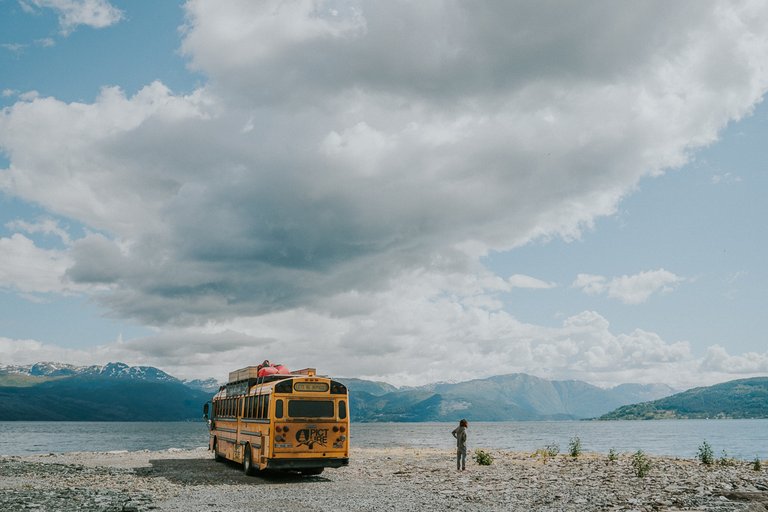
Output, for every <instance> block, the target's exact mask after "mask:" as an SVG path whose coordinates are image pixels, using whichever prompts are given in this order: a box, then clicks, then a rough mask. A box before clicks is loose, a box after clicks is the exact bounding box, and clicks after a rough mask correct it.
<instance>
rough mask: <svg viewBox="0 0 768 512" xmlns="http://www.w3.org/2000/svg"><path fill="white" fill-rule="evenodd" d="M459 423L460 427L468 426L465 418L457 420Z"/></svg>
mask: <svg viewBox="0 0 768 512" xmlns="http://www.w3.org/2000/svg"><path fill="white" fill-rule="evenodd" d="M459 425H461V426H462V427H468V426H469V425H468V424H467V420H461V421H460V422H459Z"/></svg>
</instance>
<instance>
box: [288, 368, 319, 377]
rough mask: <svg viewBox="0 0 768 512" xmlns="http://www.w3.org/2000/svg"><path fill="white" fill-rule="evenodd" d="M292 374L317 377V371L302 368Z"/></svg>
mask: <svg viewBox="0 0 768 512" xmlns="http://www.w3.org/2000/svg"><path fill="white" fill-rule="evenodd" d="M291 373H293V374H295V375H308V376H310V377H314V376H315V375H317V370H316V369H315V368H302V369H301V370H295V371H292V372H291Z"/></svg>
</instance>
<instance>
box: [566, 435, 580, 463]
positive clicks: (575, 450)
mask: <svg viewBox="0 0 768 512" xmlns="http://www.w3.org/2000/svg"><path fill="white" fill-rule="evenodd" d="M568 453H570V454H571V457H573V458H574V459H575V458H576V457H578V456H579V455H581V439H579V436H574V437H572V438H571V442H570V443H568Z"/></svg>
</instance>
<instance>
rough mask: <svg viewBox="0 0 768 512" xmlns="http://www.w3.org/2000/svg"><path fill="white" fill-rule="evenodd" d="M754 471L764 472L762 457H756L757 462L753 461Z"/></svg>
mask: <svg viewBox="0 0 768 512" xmlns="http://www.w3.org/2000/svg"><path fill="white" fill-rule="evenodd" d="M752 469H753V470H755V471H762V469H763V465H762V464H760V457H758V456H757V455H755V460H753V461H752Z"/></svg>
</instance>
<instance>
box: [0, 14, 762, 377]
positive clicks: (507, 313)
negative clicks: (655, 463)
mask: <svg viewBox="0 0 768 512" xmlns="http://www.w3.org/2000/svg"><path fill="white" fill-rule="evenodd" d="M767 89H768V4H766V3H765V2H763V1H761V0H757V1H752V2H750V1H730V0H729V1H722V2H718V1H704V0H691V1H679V2H672V3H670V2H667V1H645V2H632V3H627V2H613V1H609V0H604V1H598V0H594V1H589V2H565V1H554V0H553V1H540V2H527V1H511V0H503V1H502V0H500V1H488V2H482V3H476V2H460V1H450V0H445V1H433V0H423V1H419V2H402V1H398V0H393V1H387V2H367V1H363V2H361V1H356V0H328V1H325V0H316V1H310V0H305V1H294V2H291V1H285V2H278V1H264V2H252V1H250V0H240V1H234V0H233V1H229V2H218V1H213V0H210V1H207V0H190V1H188V2H176V3H174V2H129V1H127V0H125V1H107V0H0V107H2V115H1V116H0V365H7V364H28V363H32V362H36V361H45V360H53V361H61V362H67V363H72V364H103V363H106V362H108V361H123V362H126V363H128V364H131V365H153V366H157V367H159V368H162V369H163V370H165V371H168V372H170V373H172V374H174V375H177V376H179V377H185V378H198V377H202V378H205V377H215V378H217V379H224V378H225V377H226V374H227V372H228V371H230V370H232V369H234V368H238V367H242V366H246V365H249V364H257V363H258V362H260V361H261V360H262V359H264V358H269V359H271V360H273V361H279V362H282V363H285V364H286V365H288V366H289V367H292V368H297V367H306V366H314V367H317V368H318V369H319V371H320V372H322V373H327V374H332V375H336V376H347V377H353V376H354V377H363V378H372V379H379V380H384V381H387V382H391V383H393V384H409V385H414V384H422V383H427V382H433V381H437V380H442V381H444V380H453V381H458V380H466V379H471V378H478V377H486V376H490V375H496V374H503V373H512V372H525V373H529V374H533V375H537V376H540V377H545V378H554V379H580V380H585V381H588V382H592V383H595V384H598V385H604V386H607V385H614V384H618V383H622V382H664V383H668V384H671V385H673V386H676V387H680V388H685V387H690V386H693V385H702V384H712V383H715V382H721V381H725V380H730V379H735V378H743V377H749V376H754V375H765V374H767V373H768V348H767V346H768V344H767V343H766V335H765V332H766V329H765V326H764V325H763V323H762V322H763V320H765V319H766V313H767V312H768V311H767V310H766V304H768V270H766V265H765V261H768V245H767V244H768V227H766V226H767V223H766V220H767V219H768V206H767V205H766V201H765V197H766V195H768V173H767V172H766V171H768V169H766V168H765V167H766V162H768V158H767V157H768V149H766V148H768V144H766V143H765V141H766V137H768V106H766V105H763V103H762V100H763V96H764V94H765V92H766V90H767Z"/></svg>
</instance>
